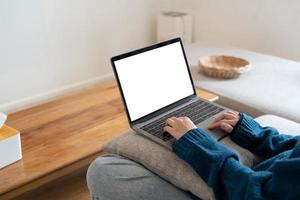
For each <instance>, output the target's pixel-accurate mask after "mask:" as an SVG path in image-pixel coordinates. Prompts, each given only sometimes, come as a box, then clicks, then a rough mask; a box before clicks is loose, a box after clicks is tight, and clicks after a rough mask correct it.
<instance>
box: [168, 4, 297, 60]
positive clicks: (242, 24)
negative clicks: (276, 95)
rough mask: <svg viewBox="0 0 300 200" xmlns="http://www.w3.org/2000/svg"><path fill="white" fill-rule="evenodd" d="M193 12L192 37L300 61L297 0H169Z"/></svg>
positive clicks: (179, 8)
mask: <svg viewBox="0 0 300 200" xmlns="http://www.w3.org/2000/svg"><path fill="white" fill-rule="evenodd" d="M168 3H169V4H168V9H172V10H179V11H187V12H190V13H192V14H193V15H194V20H195V24H194V28H195V29H194V40H195V41H200V42H209V43H215V44H225V45H231V46H237V47H241V48H246V49H250V50H254V51H258V52H262V53H267V54H272V55H276V56H281V57H285V58H289V59H293V60H297V61H300V40H299V35H300V1H298V0H284V1H281V0H264V1H262V0H248V1H241V0H185V1H183V0H168Z"/></svg>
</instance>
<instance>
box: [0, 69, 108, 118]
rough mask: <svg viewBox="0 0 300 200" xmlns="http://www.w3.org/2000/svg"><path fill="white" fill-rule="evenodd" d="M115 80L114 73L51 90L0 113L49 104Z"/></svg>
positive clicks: (3, 106)
mask: <svg viewBox="0 0 300 200" xmlns="http://www.w3.org/2000/svg"><path fill="white" fill-rule="evenodd" d="M110 79H113V73H109V74H105V75H102V76H98V77H94V78H91V79H88V80H84V81H80V82H77V83H73V84H70V85H67V86H63V87H61V88H57V89H54V90H50V91H47V92H44V93H41V94H37V95H34V96H31V97H26V98H23V99H20V100H17V101H13V102H10V103H7V104H2V105H0V111H1V112H4V113H6V114H9V113H13V112H17V111H19V110H23V109H26V108H29V107H32V106H35V105H38V104H42V103H45V102H48V101H50V100H52V99H54V98H57V97H59V96H62V95H65V94H66V93H69V92H72V91H75V90H79V89H84V88H87V87H91V86H93V85H95V84H98V83H101V82H103V81H106V80H110Z"/></svg>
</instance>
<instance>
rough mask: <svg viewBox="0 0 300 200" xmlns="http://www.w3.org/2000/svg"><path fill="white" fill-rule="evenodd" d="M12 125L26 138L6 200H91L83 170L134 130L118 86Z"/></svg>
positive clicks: (42, 109)
mask: <svg viewBox="0 0 300 200" xmlns="http://www.w3.org/2000/svg"><path fill="white" fill-rule="evenodd" d="M197 94H198V95H199V96H201V97H202V98H204V99H207V100H211V101H213V100H216V99H217V98H218V97H217V96H216V95H214V94H211V93H208V92H206V91H203V90H197ZM8 125H9V126H11V127H13V128H16V129H18V130H20V132H21V140H22V152H23V159H22V160H20V161H18V162H16V163H14V164H12V165H10V166H7V167H5V168H4V169H1V170H0V177H1V183H0V199H1V200H2V199H9V198H15V197H16V196H20V195H22V194H24V193H25V192H28V191H30V193H31V194H26V195H25V196H24V195H23V196H22V198H23V199H26V198H27V199H37V198H40V197H41V199H47V198H49V199H59V198H60V196H61V198H62V199H69V198H70V199H74V198H72V197H73V196H72V195H75V196H76V198H75V199H87V198H88V192H87V189H86V185H85V177H84V176H85V171H84V169H82V168H83V167H87V165H88V164H89V163H90V162H91V161H92V160H93V159H95V158H96V157H97V156H99V155H100V154H101V152H102V145H103V144H105V143H107V142H108V141H109V140H112V139H114V138H116V137H118V136H119V135H121V134H122V133H123V132H124V131H127V130H129V126H128V122H127V119H126V115H125V113H124V109H123V105H122V102H121V99H120V95H119V92H118V88H117V86H116V83H115V81H109V82H106V83H103V84H101V85H98V86H95V87H92V88H88V89H85V90H82V91H79V92H75V93H72V94H69V95H67V96H64V97H61V98H58V99H56V100H53V101H51V102H48V103H45V104H42V105H38V106H35V107H33V108H29V109H26V110H23V111H20V112H17V113H14V114H11V115H9V117H8ZM79 169H81V170H80V171H79V172H78V170H79ZM74 171H77V172H78V173H77V174H76V173H75V174H73V172H74ZM70 173H71V174H73V175H72V176H71V175H70V176H69V174H70ZM60 177H64V178H63V179H60V180H59V182H56V180H57V179H59V178H60ZM53 181H54V182H53ZM41 186H42V187H41ZM39 187H41V188H40V189H37V190H35V189H36V188H39ZM75 188H76V189H75ZM36 193H37V194H40V195H36ZM28 195H29V196H28ZM30 195H32V196H31V197H30ZM26 196H27V197H26ZM33 197H34V198H33ZM54 197H55V198H54ZM20 198H21V197H20Z"/></svg>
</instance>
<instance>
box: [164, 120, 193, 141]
mask: <svg viewBox="0 0 300 200" xmlns="http://www.w3.org/2000/svg"><path fill="white" fill-rule="evenodd" d="M194 128H197V127H196V125H195V124H194V123H193V122H192V121H191V120H190V118H188V117H171V118H169V119H167V121H166V125H165V127H164V131H166V132H168V133H170V134H171V135H172V136H173V137H174V138H176V139H177V140H178V139H179V138H181V137H182V136H183V135H184V134H185V133H186V132H188V131H189V130H191V129H194Z"/></svg>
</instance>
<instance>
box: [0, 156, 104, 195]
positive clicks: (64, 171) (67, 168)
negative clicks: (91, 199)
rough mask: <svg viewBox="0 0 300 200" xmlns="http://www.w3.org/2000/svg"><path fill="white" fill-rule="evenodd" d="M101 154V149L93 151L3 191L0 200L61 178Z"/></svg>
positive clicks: (84, 165)
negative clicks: (61, 166)
mask: <svg viewBox="0 0 300 200" xmlns="http://www.w3.org/2000/svg"><path fill="white" fill-rule="evenodd" d="M102 154H103V151H102V150H100V151H99V152H97V153H94V154H92V155H90V156H87V157H86V158H83V159H81V160H79V161H77V162H74V163H71V164H69V165H67V166H65V167H63V168H60V169H57V170H55V171H53V172H50V173H49V174H46V175H44V176H42V177H40V178H38V179H36V180H33V181H31V182H28V183H26V184H24V185H22V186H20V187H17V188H14V189H12V190H10V191H8V192H5V193H3V194H1V195H0V200H7V199H13V198H15V197H18V196H20V195H22V194H25V193H26V192H29V191H32V190H34V189H37V188H39V187H41V186H43V185H45V184H47V183H49V182H51V181H54V180H56V179H58V178H61V177H63V176H65V175H66V174H70V173H72V172H74V171H76V170H78V169H81V168H83V167H86V166H88V165H89V164H90V163H91V162H92V161H93V160H95V159H96V158H97V157H99V156H101V155H102Z"/></svg>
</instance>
